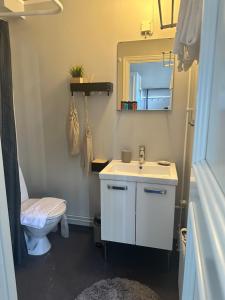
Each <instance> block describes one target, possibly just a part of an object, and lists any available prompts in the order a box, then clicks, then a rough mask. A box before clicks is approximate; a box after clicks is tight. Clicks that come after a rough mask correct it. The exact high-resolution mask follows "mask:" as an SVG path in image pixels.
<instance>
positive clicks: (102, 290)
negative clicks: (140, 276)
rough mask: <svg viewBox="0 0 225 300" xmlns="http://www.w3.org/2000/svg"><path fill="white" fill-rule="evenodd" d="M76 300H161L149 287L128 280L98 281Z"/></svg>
mask: <svg viewBox="0 0 225 300" xmlns="http://www.w3.org/2000/svg"><path fill="white" fill-rule="evenodd" d="M75 300H160V298H159V296H158V295H157V294H156V293H155V292H154V291H152V290H151V289H150V288H149V287H147V286H145V285H143V284H141V283H139V282H137V281H132V280H128V279H122V278H114V279H106V280H101V281H98V282H97V283H95V284H93V285H92V286H90V287H89V288H87V289H85V290H84V291H83V292H82V293H81V294H80V295H79V296H78V297H77V298H76V299H75Z"/></svg>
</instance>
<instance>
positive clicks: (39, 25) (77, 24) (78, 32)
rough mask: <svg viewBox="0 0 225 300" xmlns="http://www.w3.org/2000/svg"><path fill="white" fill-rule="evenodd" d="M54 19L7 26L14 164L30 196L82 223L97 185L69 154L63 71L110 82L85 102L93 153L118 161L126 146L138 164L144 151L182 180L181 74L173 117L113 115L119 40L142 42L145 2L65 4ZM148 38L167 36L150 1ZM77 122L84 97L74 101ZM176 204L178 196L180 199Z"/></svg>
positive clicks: (183, 95) (169, 34)
mask: <svg viewBox="0 0 225 300" xmlns="http://www.w3.org/2000/svg"><path fill="white" fill-rule="evenodd" d="M63 3H64V8H65V9H64V12H63V14H61V15H59V16H51V17H33V18H27V20H26V21H22V20H16V21H12V23H11V26H10V29H11V46H12V58H13V77H14V94H15V108H16V109H15V111H16V121H17V133H18V143H19V156H20V162H21V165H22V168H23V171H24V173H25V178H26V181H27V184H28V188H29V191H30V194H31V195H32V196H41V195H44V194H47V195H55V196H58V197H63V198H65V199H67V200H68V204H69V209H68V213H69V215H71V216H73V219H74V220H75V221H84V222H86V221H88V219H89V217H90V216H92V215H93V210H94V208H93V206H94V205H95V204H94V203H95V201H96V198H98V179H97V177H96V176H92V177H90V178H89V179H88V178H86V177H85V176H84V175H83V173H82V170H81V168H80V158H79V157H77V158H72V157H70V156H69V154H68V150H67V140H66V120H67V113H68V104H69V99H70V92H69V75H68V70H69V68H70V67H71V66H72V65H74V64H83V65H84V67H85V70H86V72H87V75H88V76H94V80H96V81H112V82H113V83H114V87H115V90H114V93H113V94H112V95H111V96H110V97H107V96H105V95H95V96H93V97H91V98H90V100H89V109H90V119H91V123H92V126H93V135H94V152H95V157H98V158H108V159H110V158H120V151H121V149H122V148H123V147H128V148H130V149H131V150H132V152H133V158H134V159H136V158H137V152H138V145H139V144H145V145H146V152H147V153H146V154H147V157H146V158H147V159H148V160H157V159H168V160H172V161H175V162H176V163H177V166H178V171H179V174H181V165H182V153H183V137H184V125H185V107H186V95H187V74H186V73H180V74H178V73H176V75H175V77H176V78H175V90H174V105H173V110H172V112H148V113H146V112H143V113H141V112H140V113H121V112H117V111H116V54H117V43H118V42H119V41H127V40H137V39H141V37H140V33H139V29H140V23H141V21H142V20H146V19H147V20H148V19H149V18H150V17H151V15H152V9H151V8H152V2H151V1H150V0H132V1H131V0H114V1H110V0H95V1H90V0H76V1H75V0H67V1H63ZM154 4H155V5H154V6H155V7H154V10H155V18H154V19H155V22H154V36H153V38H154V39H155V38H162V37H172V36H173V33H174V30H170V29H169V30H165V31H160V30H159V19H158V11H157V1H156V0H154ZM79 112H80V119H81V122H82V119H83V98H82V97H79ZM178 198H179V196H178Z"/></svg>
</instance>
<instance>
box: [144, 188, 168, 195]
mask: <svg viewBox="0 0 225 300" xmlns="http://www.w3.org/2000/svg"><path fill="white" fill-rule="evenodd" d="M144 191H145V193H148V194H158V195H166V193H167V190H152V189H147V188H145V189H144Z"/></svg>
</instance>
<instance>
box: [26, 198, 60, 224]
mask: <svg viewBox="0 0 225 300" xmlns="http://www.w3.org/2000/svg"><path fill="white" fill-rule="evenodd" d="M39 200H40V198H39V199H37V198H35V199H34V198H31V199H27V200H24V201H23V202H22V203H21V212H23V211H26V209H27V208H28V207H30V206H32V205H33V204H34V203H35V202H37V201H39ZM65 212H66V204H65V203H61V204H60V205H59V206H57V207H56V208H55V209H53V210H52V211H51V212H50V213H49V215H48V218H47V220H46V224H50V223H52V221H54V220H55V219H56V218H58V217H60V216H62V215H63V214H64V213H65ZM29 226H30V227H32V225H29Z"/></svg>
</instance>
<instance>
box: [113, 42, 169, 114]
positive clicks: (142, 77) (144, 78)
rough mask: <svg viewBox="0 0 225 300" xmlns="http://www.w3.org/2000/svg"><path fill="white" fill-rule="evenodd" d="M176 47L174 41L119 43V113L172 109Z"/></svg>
mask: <svg viewBox="0 0 225 300" xmlns="http://www.w3.org/2000/svg"><path fill="white" fill-rule="evenodd" d="M172 45H173V40H172V39H159V40H145V41H131V42H121V43H119V44H118V49H117V50H118V51H117V54H118V57H117V63H118V66H117V87H118V91H117V109H118V110H122V111H154V110H155V111H156V110H171V109H172V100H173V82H174V55H173V54H172Z"/></svg>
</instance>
